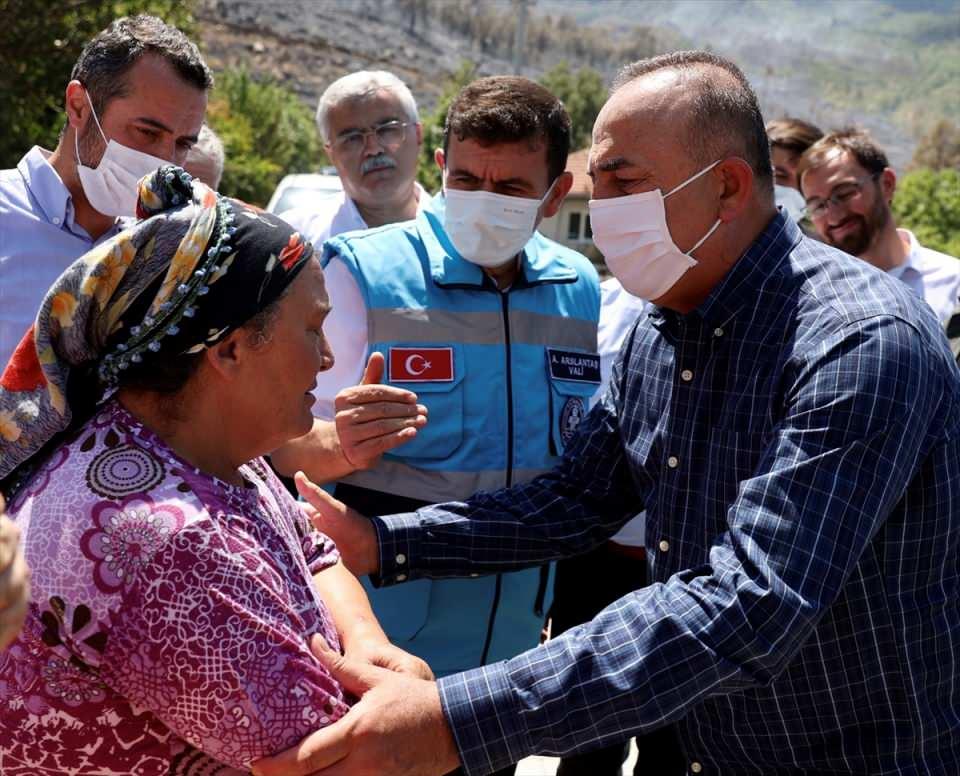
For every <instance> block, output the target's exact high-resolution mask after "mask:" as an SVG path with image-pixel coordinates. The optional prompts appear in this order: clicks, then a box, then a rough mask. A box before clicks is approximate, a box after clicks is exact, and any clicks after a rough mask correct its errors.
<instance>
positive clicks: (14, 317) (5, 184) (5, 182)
mask: <svg viewBox="0 0 960 776" xmlns="http://www.w3.org/2000/svg"><path fill="white" fill-rule="evenodd" d="M49 156H50V152H49V151H44V150H43V149H42V148H40V147H39V146H34V147H33V148H31V149H30V150H29V151H28V152H27V153H26V155H25V156H24V157H23V158H22V159H21V160H20V163H19V164H18V165H17V167H16V169H13V170H2V171H0V371H2V370H3V368H4V367H5V366H6V364H7V361H9V360H10V356H11V355H12V354H13V351H14V349H15V348H16V347H17V344H18V343H19V342H20V340H21V339H22V338H23V335H24V333H26V331H27V329H28V328H29V327H30V326H31V324H33V322H34V319H35V318H36V317H37V310H38V309H39V308H40V303H41V302H42V301H43V297H44V295H45V294H46V293H47V289H48V288H50V286H51V285H52V284H53V281H54V280H56V279H57V278H58V277H59V276H60V274H61V273H62V272H63V271H64V270H65V269H66V268H67V267H68V266H70V264H72V263H73V261H74V260H75V259H77V258H79V257H80V256H82V255H83V254H84V253H86V252H87V251H89V250H90V249H91V248H92V247H93V246H94V245H97V244H99V243H101V242H103V241H105V240H108V239H109V238H110V237H112V236H113V235H114V234H116V233H117V232H118V231H119V228H120V227H119V225H118V226H115V227H114V228H112V229H110V230H109V231H108V232H106V233H105V234H104V235H102V236H101V237H100V239H98V240H93V239H92V238H91V237H90V235H89V234H87V231H86V230H85V229H84V228H83V227H82V226H80V225H79V224H78V223H77V222H76V221H75V220H74V216H75V214H74V209H73V199H72V197H71V196H70V191H69V190H68V189H67V187H66V186H65V185H64V183H63V181H62V180H61V179H60V176H59V175H58V174H57V171H56V170H54V169H53V167H51V166H50V163H49V162H48V161H47V158H48V157H49Z"/></svg>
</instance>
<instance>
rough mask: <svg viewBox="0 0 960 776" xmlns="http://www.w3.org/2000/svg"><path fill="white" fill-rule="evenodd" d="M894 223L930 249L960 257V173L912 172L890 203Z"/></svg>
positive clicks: (943, 171) (941, 171)
mask: <svg viewBox="0 0 960 776" xmlns="http://www.w3.org/2000/svg"><path fill="white" fill-rule="evenodd" d="M893 211H894V213H895V214H896V217H897V223H898V224H899V225H900V226H903V227H905V228H907V229H909V230H910V231H912V232H913V233H914V234H915V235H916V236H917V239H918V240H919V241H920V242H921V243H922V244H923V245H926V246H927V247H929V248H933V249H934V250H938V251H943V252H944V253H949V254H950V255H951V256H958V257H960V170H955V169H953V170H939V171H934V170H914V171H913V172H909V173H907V174H906V175H904V176H903V178H901V179H900V181H899V183H898V185H897V193H896V196H895V197H894V200H893Z"/></svg>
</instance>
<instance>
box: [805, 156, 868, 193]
mask: <svg viewBox="0 0 960 776" xmlns="http://www.w3.org/2000/svg"><path fill="white" fill-rule="evenodd" d="M865 172H866V170H865V169H864V168H863V167H861V166H860V163H859V162H858V161H857V159H856V157H854V155H853V154H851V153H850V152H849V151H847V150H846V149H845V148H834V149H831V150H830V151H829V152H827V155H826V156H825V157H824V159H823V161H822V162H821V163H820V164H818V165H817V166H816V167H811V168H810V169H808V170H807V171H805V172H804V174H803V188H804V194H806V195H808V196H809V195H810V194H811V193H814V190H815V191H816V194H817V195H819V194H820V193H821V191H820V189H824V190H828V189H830V188H832V187H833V186H835V185H836V184H837V183H840V182H842V181H847V180H850V179H853V178H857V177H859V176H861V175H863V174H864V173H865ZM823 193H826V191H824V192H823Z"/></svg>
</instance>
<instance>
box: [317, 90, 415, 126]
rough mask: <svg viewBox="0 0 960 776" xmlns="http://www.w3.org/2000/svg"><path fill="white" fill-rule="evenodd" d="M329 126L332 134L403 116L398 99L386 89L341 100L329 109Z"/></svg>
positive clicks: (403, 112) (401, 106) (401, 105)
mask: <svg viewBox="0 0 960 776" xmlns="http://www.w3.org/2000/svg"><path fill="white" fill-rule="evenodd" d="M329 115H330V126H331V128H332V129H333V130H334V132H340V131H343V130H345V129H353V128H356V127H359V126H361V125H363V126H366V125H367V124H376V123H378V122H380V121H387V120H389V119H395V118H402V117H403V116H404V115H405V111H404V109H403V104H402V103H401V102H400V98H399V97H397V95H395V94H394V93H393V92H390V91H388V90H386V89H379V90H377V91H375V92H369V93H366V94H358V95H355V96H353V97H347V98H346V99H343V100H341V101H340V102H339V103H337V104H336V105H334V106H333V107H332V108H331V109H330V114H329Z"/></svg>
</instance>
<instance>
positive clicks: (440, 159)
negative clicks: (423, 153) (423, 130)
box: [433, 148, 446, 174]
mask: <svg viewBox="0 0 960 776" xmlns="http://www.w3.org/2000/svg"><path fill="white" fill-rule="evenodd" d="M433 161H435V162H436V163H437V167H439V168H440V173H441V174H443V168H444V165H445V163H446V158H445V157H444V154H443V149H442V148H437V150H436V151H434V152H433Z"/></svg>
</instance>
